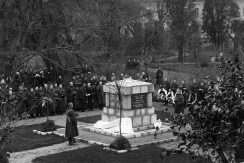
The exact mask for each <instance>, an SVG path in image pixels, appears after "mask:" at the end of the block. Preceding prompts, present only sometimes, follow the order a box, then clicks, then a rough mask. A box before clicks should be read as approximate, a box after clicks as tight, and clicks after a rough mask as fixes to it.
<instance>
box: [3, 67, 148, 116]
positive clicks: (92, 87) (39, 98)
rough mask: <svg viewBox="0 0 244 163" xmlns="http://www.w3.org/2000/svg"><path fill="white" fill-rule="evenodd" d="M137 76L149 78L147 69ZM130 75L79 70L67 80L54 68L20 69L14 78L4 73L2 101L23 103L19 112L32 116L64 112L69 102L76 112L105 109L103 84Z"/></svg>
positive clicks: (144, 79) (142, 78)
mask: <svg viewBox="0 0 244 163" xmlns="http://www.w3.org/2000/svg"><path fill="white" fill-rule="evenodd" d="M136 76H137V77H136V78H135V77H133V78H134V79H137V80H142V81H150V77H149V76H148V75H147V74H146V73H144V72H142V73H137V74H136ZM127 78H132V77H131V76H129V75H127V74H115V73H112V74H111V75H110V76H109V77H105V76H98V75H95V74H93V73H91V72H88V73H81V74H78V73H76V74H74V75H73V76H72V77H70V78H69V79H67V78H66V81H65V80H64V78H63V76H61V75H59V74H58V72H57V71H55V69H54V68H52V67H50V68H46V67H44V68H43V69H42V70H40V71H39V72H32V71H19V72H16V74H14V75H13V77H12V78H10V77H9V76H6V75H4V74H3V75H2V76H1V78H0V80H1V83H0V92H1V97H0V100H1V103H6V100H8V101H7V103H11V105H15V104H16V105H17V104H20V105H21V106H18V108H19V109H20V110H19V111H18V113H19V115H22V114H23V113H28V114H29V115H30V116H31V117H37V116H45V115H56V114H62V113H64V112H65V108H66V106H67V104H68V103H69V102H72V103H73V105H74V106H73V107H74V110H75V111H85V110H93V108H99V109H102V108H103V106H104V105H105V104H104V103H105V95H104V92H103V85H104V84H105V83H107V82H108V81H114V80H122V79H127ZM16 107H17V106H16ZM16 107H15V108H16Z"/></svg>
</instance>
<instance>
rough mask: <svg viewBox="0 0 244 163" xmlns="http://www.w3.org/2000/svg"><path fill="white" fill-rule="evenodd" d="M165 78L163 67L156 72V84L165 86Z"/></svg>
mask: <svg viewBox="0 0 244 163" xmlns="http://www.w3.org/2000/svg"><path fill="white" fill-rule="evenodd" d="M163 76H164V73H163V71H162V70H161V67H159V68H158V70H157V72H156V80H157V81H156V84H157V85H158V86H159V85H161V84H163Z"/></svg>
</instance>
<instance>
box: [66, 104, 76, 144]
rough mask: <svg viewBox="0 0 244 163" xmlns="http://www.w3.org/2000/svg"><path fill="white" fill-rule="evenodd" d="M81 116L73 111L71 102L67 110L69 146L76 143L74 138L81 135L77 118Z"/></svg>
mask: <svg viewBox="0 0 244 163" xmlns="http://www.w3.org/2000/svg"><path fill="white" fill-rule="evenodd" d="M78 116H79V115H78V114H77V113H75V111H74V110H73V103H72V102H69V103H68V107H67V109H66V128H65V137H66V138H68V141H69V145H74V144H75V143H76V141H75V139H74V137H76V136H78V135H79V132H78V128H77V120H76V117H78Z"/></svg>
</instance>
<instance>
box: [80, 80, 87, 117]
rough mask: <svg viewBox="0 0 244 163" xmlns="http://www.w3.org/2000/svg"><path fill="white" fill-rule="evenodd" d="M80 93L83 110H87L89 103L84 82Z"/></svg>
mask: <svg viewBox="0 0 244 163" xmlns="http://www.w3.org/2000/svg"><path fill="white" fill-rule="evenodd" d="M79 94H80V104H81V111H82V112H83V111H85V110H86V109H88V106H87V103H86V100H87V99H86V84H85V83H83V86H82V87H81V88H80V91H79Z"/></svg>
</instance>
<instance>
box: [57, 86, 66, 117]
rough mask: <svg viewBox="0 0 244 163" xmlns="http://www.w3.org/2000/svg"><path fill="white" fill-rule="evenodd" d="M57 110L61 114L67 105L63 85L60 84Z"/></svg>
mask: <svg viewBox="0 0 244 163" xmlns="http://www.w3.org/2000/svg"><path fill="white" fill-rule="evenodd" d="M59 99H60V101H59V105H60V106H59V107H60V108H59V110H60V113H61V114H63V113H64V112H65V107H66V105H67V98H66V94H65V89H64V88H63V85H62V84H60V85H59Z"/></svg>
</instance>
